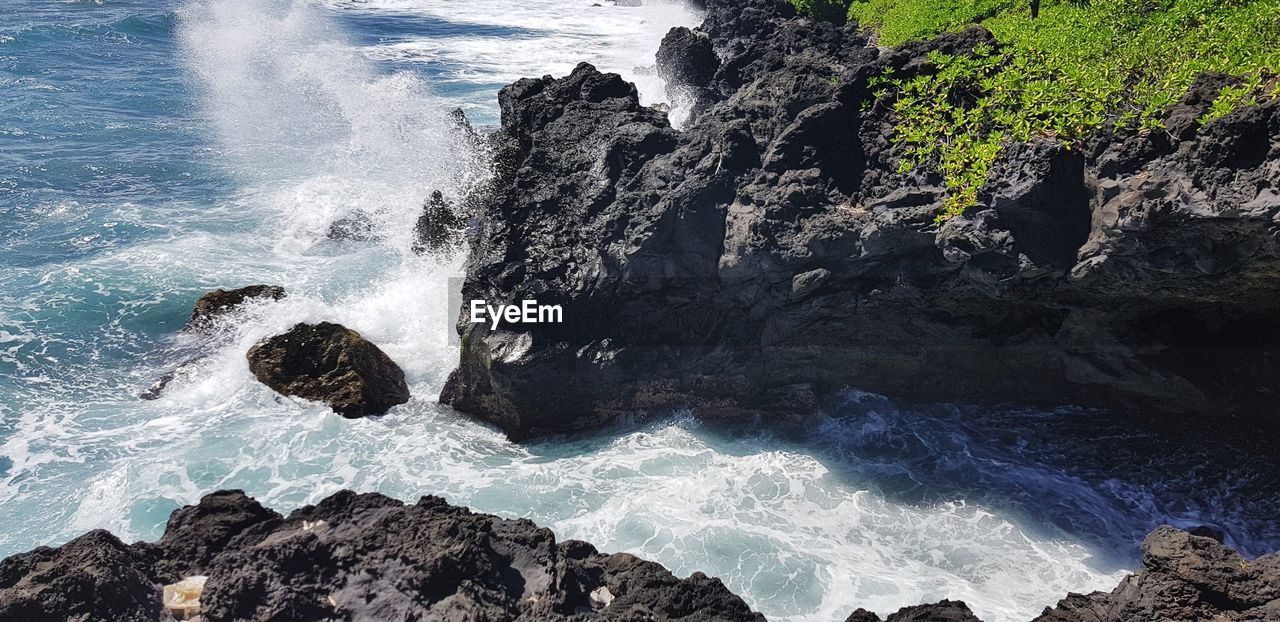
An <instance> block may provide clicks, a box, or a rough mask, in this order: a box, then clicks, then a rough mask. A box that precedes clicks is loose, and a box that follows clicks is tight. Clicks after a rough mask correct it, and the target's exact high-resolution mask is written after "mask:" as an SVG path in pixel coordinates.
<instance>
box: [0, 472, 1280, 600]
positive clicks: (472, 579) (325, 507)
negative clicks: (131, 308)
mask: <svg viewBox="0 0 1280 622" xmlns="http://www.w3.org/2000/svg"><path fill="white" fill-rule="evenodd" d="M1142 564H1143V568H1142V570H1140V571H1139V572H1138V573H1137V574H1135V575H1133V576H1130V577H1128V578H1126V579H1125V580H1124V581H1123V582H1122V583H1121V584H1120V586H1119V587H1117V588H1116V589H1115V590H1114V591H1113V592H1111V593H1110V594H1104V593H1101V592H1097V593H1094V594H1091V595H1087V596H1085V595H1080V594H1072V595H1069V596H1068V597H1067V598H1065V599H1063V600H1062V601H1061V602H1060V603H1058V605H1057V607H1054V608H1046V609H1045V612H1044V614H1042V615H1041V616H1040V617H1039V618H1037V619H1036V620H1035V622H1157V621H1159V622H1193V621H1196V622H1198V621H1203V620H1221V621H1223V622H1246V621H1248V622H1255V621H1256V622H1263V621H1269V620H1275V619H1277V618H1276V615H1277V614H1278V613H1280V554H1272V555H1268V556H1264V557H1260V558H1258V559H1255V560H1246V559H1244V558H1243V557H1241V556H1240V555H1238V554H1237V553H1235V552H1234V551H1232V550H1231V549H1229V548H1227V547H1225V546H1223V545H1222V544H1220V543H1218V542H1217V541H1216V540H1213V539H1211V538H1203V537H1199V536H1193V535H1191V534H1189V533H1186V532H1184V531H1179V530H1177V529H1173V528H1171V527H1161V528H1159V529H1157V530H1156V531H1154V532H1152V534H1151V535H1150V536H1149V537H1148V538H1147V540H1146V542H1145V543H1144V544H1143V561H1142ZM194 575H204V576H207V577H208V580H207V582H206V583H205V586H204V590H203V593H202V594H201V595H200V597H199V600H200V606H201V615H202V616H203V618H204V619H205V620H207V621H209V622H223V621H231V620H254V621H263V622H266V621H276V620H408V619H433V620H434V619H438V620H495V621H499V620H529V621H533V620H567V619H570V618H574V619H600V620H641V619H643V620H653V619H657V620H687V621H689V622H703V621H705V622H711V621H721V620H723V621H734V622H737V621H742V622H763V620H764V617H763V616H761V615H760V614H758V613H755V612H753V611H751V609H750V608H749V607H748V606H747V605H746V603H744V602H743V601H742V599H741V598H739V597H738V596H735V595H734V594H733V593H731V592H730V591H729V590H728V589H727V588H725V586H724V585H723V584H722V583H721V582H720V581H719V580H718V579H714V578H710V577H707V576H705V575H703V574H702V573H696V572H695V573H694V574H693V575H691V576H690V577H689V578H687V579H679V578H677V577H675V576H673V575H672V574H671V573H670V572H668V571H667V570H666V569H664V568H663V567H662V566H660V565H658V564H655V563H653V562H647V561H644V560H641V559H639V558H636V557H634V556H632V555H627V554H625V553H618V554H612V555H610V554H603V553H600V552H598V551H596V549H595V548H594V547H592V546H591V545H590V544H587V543H585V542H579V541H575V540H568V541H565V542H557V541H556V538H555V535H554V534H552V533H551V532H550V531H548V530H546V529H542V528H539V527H538V526H537V525H534V524H533V523H531V522H529V521H527V520H505V519H501V518H498V517H495V516H489V515H485V514H474V513H472V512H470V511H468V510H466V509H465V508H459V507H454V506H451V505H449V504H448V503H445V502H444V501H443V500H441V499H439V498H437V497H423V498H422V499H421V500H420V501H418V503H416V504H413V505H406V504H404V503H401V502H399V501H396V500H394V499H390V498H387V497H384V496H382V495H378V494H364V495H361V494H356V493H354V492H350V491H343V492H339V493H337V494H335V495H333V496H331V497H329V498H327V499H325V500H324V501H321V502H320V503H319V504H317V505H314V506H307V507H304V508H301V509H299V510H297V511H296V512H293V513H292V514H290V515H289V516H288V517H287V518H285V517H281V516H280V515H279V514H277V513H275V512H273V511H271V510H269V509H266V508H263V507H262V506H261V505H259V504H258V502H256V501H254V500H253V499H251V498H249V497H246V496H245V495H244V494H243V493H242V492H240V491H220V492H216V493H213V494H210V495H208V496H206V497H204V498H203V499H201V500H200V503H199V504H198V505H195V506H187V507H184V508H181V509H179V510H176V511H175V512H174V513H173V515H172V516H171V517H170V520H169V525H168V526H167V527H166V529H165V533H164V536H163V537H162V538H161V539H160V540H159V541H157V542H155V543H142V542H140V543H136V544H132V545H125V544H123V543H122V542H120V540H118V539H117V538H116V537H115V536H113V535H111V534H109V533H107V532H105V531H93V532H90V533H88V534H85V535H83V536H81V537H79V538H76V539H75V540H72V541H71V542H69V543H67V544H65V545H63V546H61V547H59V548H48V547H41V548H38V549H35V550H33V551H31V552H28V553H22V554H19V555H14V556H13V557H10V558H8V559H6V560H4V561H2V562H0V619H3V620H23V621H24V622H25V621H28V620H30V621H33V622H45V621H50V622H52V621H58V622H62V621H64V620H111V621H115V620H124V621H128V622H133V621H138V622H141V621H148V622H152V621H159V620H162V619H170V618H168V617H167V616H165V617H162V616H164V614H163V613H162V612H161V602H162V601H161V586H162V585H166V584H170V583H174V582H177V581H178V580H180V579H183V578H186V577H189V576H194ZM885 620H886V622H980V620H978V618H976V617H975V616H974V615H973V613H972V612H971V611H970V610H969V608H968V607H967V606H966V605H965V604H964V603H963V602H959V601H948V600H943V601H941V602H938V603H934V604H930V605H917V606H911V607H904V608H902V609H900V610H899V611H898V612H896V613H893V614H890V615H889V616H888V618H886V619H885ZM848 622H880V617H879V616H877V615H876V614H875V613H872V612H869V611H866V610H863V609H858V610H857V611H854V612H853V613H852V614H851V615H850V616H849V618H848Z"/></svg>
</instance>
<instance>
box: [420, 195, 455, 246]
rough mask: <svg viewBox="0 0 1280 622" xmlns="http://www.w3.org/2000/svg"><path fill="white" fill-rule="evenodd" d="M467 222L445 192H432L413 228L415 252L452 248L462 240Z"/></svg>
mask: <svg viewBox="0 0 1280 622" xmlns="http://www.w3.org/2000/svg"><path fill="white" fill-rule="evenodd" d="M465 224H466V223H465V222H464V221H463V219H462V217H461V216H459V215H458V214H457V213H456V211H455V210H454V207H453V204H451V203H450V202H449V201H446V200H445V198H444V194H442V193H440V192H439V191H436V192H434V193H432V194H431V199H430V200H428V201H427V203H426V205H423V206H422V215H421V216H418V222H417V224H416V225H414V228H413V235H414V237H413V252H415V253H418V254H419V255H421V254H423V253H432V252H438V251H444V250H449V249H452V248H453V247H454V245H455V244H456V243H457V242H458V241H460V240H461V237H462V236H461V234H462V227H463V225H465Z"/></svg>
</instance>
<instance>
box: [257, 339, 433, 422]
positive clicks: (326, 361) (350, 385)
mask: <svg viewBox="0 0 1280 622" xmlns="http://www.w3.org/2000/svg"><path fill="white" fill-rule="evenodd" d="M247 357H248V359H249V370H250V371H251V372H253V375H254V377H256V378H257V379H258V381H259V382H261V383H263V384H265V385H267V386H268V387H271V388H272V389H274V390H275V391H276V392H277V393H281V394H283V395H289V396H294V397H301V398H305V399H309V400H315V401H317V402H324V403H325V404H328V405H329V406H330V407H332V408H333V410H334V411H335V412H337V413H338V414H340V415H342V416H344V417H348V418H357V417H364V416H367V415H378V414H382V413H385V412H386V411H387V410H388V409H390V408H391V407H392V406H396V405H399V404H403V403H405V402H407V401H409V386H408V385H407V384H406V383H405V379H404V371H403V370H401V369H400V366H398V365H396V363H395V361H392V360H391V358H390V357H388V356H387V355H386V353H384V352H383V351H382V350H380V349H378V346H376V345H374V344H373V343H371V342H370V341H369V340H367V339H365V338H364V337H363V336H361V335H360V333H357V332H356V331H354V330H351V329H349V328H347V327H345V326H342V325H339V324H332V323H329V322H321V323H319V324H296V325H294V327H293V328H291V329H289V331H288V332H286V333H283V334H280V335H276V336H274V337H270V338H268V339H266V340H264V341H262V342H260V343H258V344H257V345H255V346H253V347H252V348H250V349H249V352H248V354H247Z"/></svg>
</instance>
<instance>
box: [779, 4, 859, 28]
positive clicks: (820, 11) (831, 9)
mask: <svg viewBox="0 0 1280 622" xmlns="http://www.w3.org/2000/svg"><path fill="white" fill-rule="evenodd" d="M791 3H792V4H794V5H795V6H796V11H797V12H799V13H800V14H801V15H805V16H807V17H812V18H814V19H821V20H826V21H828V22H835V23H837V24H841V25H843V24H844V23H845V20H846V16H847V15H848V14H849V0H791Z"/></svg>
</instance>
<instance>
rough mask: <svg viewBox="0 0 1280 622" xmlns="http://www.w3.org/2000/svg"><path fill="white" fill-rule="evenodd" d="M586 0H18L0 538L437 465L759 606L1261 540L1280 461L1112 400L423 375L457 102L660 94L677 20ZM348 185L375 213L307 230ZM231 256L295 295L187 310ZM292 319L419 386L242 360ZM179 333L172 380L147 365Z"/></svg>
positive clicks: (1016, 605) (2, 145)
mask: <svg viewBox="0 0 1280 622" xmlns="http://www.w3.org/2000/svg"><path fill="white" fill-rule="evenodd" d="M592 4H594V3H593V2H592V1H591V0H522V1H520V2H515V1H514V0H473V1H470V2H460V1H454V0H365V1H360V0H350V1H337V0H331V1H328V2H305V1H304V0H274V1H273V0H224V1H221V2H214V1H209V0H205V1H201V0H190V1H179V0H146V1H143V0H98V1H85V2H49V1H47V0H9V1H8V2H7V3H6V5H5V7H4V8H3V9H2V10H0V92H2V93H3V97H0V525H3V529H0V555H9V554H12V553H16V552H19V551H23V550H26V549H29V548H31V547H34V546H37V545H41V544H57V543H61V542H64V541H66V540H68V539H70V538H72V537H74V536H75V535H78V534H79V533H82V532H84V531H85V530H88V529H92V528H97V527H103V528H108V529H111V530H113V531H115V532H116V533H118V534H121V535H122V537H124V538H126V539H129V538H146V539H151V538H155V537H158V535H159V534H160V533H161V532H162V530H163V524H164V521H165V519H166V518H167V516H168V514H169V512H171V511H172V510H173V509H175V508H177V507H179V506H181V505H183V504H187V503H193V502H195V501H196V500H197V499H198V498H199V497H200V495H202V494H204V493H207V492H210V491H213V490H216V489H219V488H243V489H245V490H246V491H248V492H249V493H250V494H252V495H254V496H256V497H258V498H259V499H261V500H263V501H264V502H266V503H268V504H270V505H272V506H274V507H276V508H277V509H280V510H289V509H292V508H294V507H297V506H299V505H302V504H305V503H309V502H315V501H317V500H319V499H321V498H323V497H324V496H326V495H328V494H330V493H332V492H334V491H336V490H338V489H341V488H345V487H350V488H355V489H357V490H361V491H380V492H383V493H385V494H389V495H392V496H396V497H400V498H404V499H414V498H416V497H417V496H419V495H423V494H440V495H443V496H445V497H447V498H448V499H450V500H451V501H454V502H457V503H464V504H467V505H470V506H472V507H474V508H476V509H478V510H481V511H487V512H494V513H498V514H502V515H507V516H526V517H529V518H532V519H534V520H536V521H538V522H539V523H541V524H543V525H545V526H548V527H552V528H553V529H555V530H556V531H557V533H558V534H559V535H560V536H561V537H576V538H583V539H586V540H589V541H591V542H593V543H595V544H597V545H598V546H600V547H601V548H602V549H605V550H611V551H616V550H626V551H630V552H634V553H636V554H639V555H642V556H644V557H647V558H650V559H654V560H657V561H660V562H662V563H664V564H666V565H667V566H668V567H670V568H671V569H672V570H673V571H675V572H676V573H677V574H681V575H687V574H688V573H690V572H692V571H694V570H702V571H705V572H708V573H709V574H713V575H717V576H720V577H722V578H724V579H725V580H726V582H727V583H728V584H729V585H730V587H731V588H733V589H734V590H735V591H737V592H738V593H740V594H742V595H743V596H744V597H745V598H747V600H748V601H749V602H750V603H751V604H752V605H753V606H755V607H756V608H758V609H759V610H761V611H763V612H765V613H766V614H767V615H769V616H770V617H771V618H791V619H805V620H837V619H843V618H844V617H845V616H846V615H847V614H848V613H849V611H851V610H852V609H853V608H855V607H858V606H863V607H868V608H872V609H876V610H879V611H881V612H885V611H889V610H892V609H896V608H897V607H899V606H903V605H907V604H915V603H917V602H920V601H924V600H934V599H939V598H943V597H949V598H960V599H963V600H965V601H966V602H969V603H970V604H971V605H973V607H974V609H975V610H976V611H977V612H978V613H979V614H980V615H982V616H984V617H985V618H986V619H988V620H991V621H1002V620H1019V619H1027V618H1030V617H1032V616H1033V615H1034V614H1035V613H1037V612H1038V611H1039V610H1040V609H1041V608H1042V607H1044V606H1045V605H1048V604H1051V603H1052V602H1054V601H1055V600H1056V599H1057V598H1059V597H1060V596H1061V595H1063V594H1065V593H1066V592H1067V591H1089V590H1092V589H1110V588H1111V587H1112V586H1113V585H1114V584H1115V582H1116V581H1117V580H1118V579H1119V578H1120V577H1121V576H1122V575H1123V574H1124V573H1125V572H1126V571H1127V570H1128V569H1130V568H1131V567H1132V566H1133V565H1134V563H1135V559H1136V548H1135V547H1136V543H1137V541H1138V540H1139V539H1140V538H1141V535H1142V534H1143V533H1145V532H1146V531H1147V530H1149V529H1150V528H1151V527H1153V526H1155V525H1156V524H1159V523H1161V522H1175V523H1178V524H1182V525H1191V524H1198V523H1202V522H1205V523H1210V524H1214V525H1218V526H1221V527H1223V528H1224V529H1226V530H1227V532H1228V533H1229V535H1230V537H1231V538H1232V543H1233V544H1236V545H1237V546H1240V547H1241V548H1242V549H1244V550H1246V551H1249V552H1252V553H1260V552H1263V551H1266V550H1270V549H1273V548H1275V547H1276V545H1277V544H1278V543H1280V527H1278V525H1280V517H1278V516H1277V513H1276V507H1277V506H1278V505H1280V502H1278V501H1277V499H1276V496H1277V495H1275V494H1274V491H1273V490H1272V489H1270V488H1268V487H1267V484H1266V482H1268V481H1270V474H1271V467H1272V465H1269V464H1265V463H1263V464H1259V463H1254V462H1251V461H1250V459H1249V458H1248V457H1247V456H1246V457H1233V456H1232V455H1231V452H1230V451H1229V450H1228V449H1226V448H1214V447H1207V448H1205V450H1204V453H1203V454H1192V453H1187V452H1173V451H1170V452H1169V455H1168V457H1167V459H1164V460H1157V461H1155V462H1151V461H1150V459H1149V458H1144V460H1147V462H1144V463H1142V464H1140V465H1134V464H1130V463H1126V462H1125V460H1124V457H1125V456H1127V455H1130V454H1131V453H1133V452H1132V449H1133V447H1134V446H1135V444H1158V442H1159V441H1158V440H1157V439H1154V438H1149V437H1144V436H1141V435H1138V436H1135V435H1133V434H1132V433H1131V432H1130V431H1127V430H1125V429H1123V428H1121V427H1116V426H1115V425H1114V424H1113V423H1112V419H1111V418H1109V417H1107V416H1106V415H1105V414H1103V413H1091V412H1086V411H1079V410H1074V409H1069V408H1068V409H1062V410H1059V411H1055V412H1039V411H1026V410H1016V409H1008V410H990V409H985V410H984V409H975V408H964V407H958V406H947V405H938V406H929V407H912V408H906V407H902V406H900V405H897V404H894V403H891V402H888V401H886V400H884V399H882V398H878V397H875V396H867V395H862V394H858V393H851V394H850V402H849V404H848V406H847V408H845V409H842V410H840V411H838V412H833V413H830V415H831V416H830V417H829V418H827V419H824V420H823V421H821V422H818V423H816V424H815V426H814V428H813V429H812V430H810V431H807V432H804V433H799V434H794V433H793V434H787V435H783V434H780V433H778V432H776V431H772V430H768V429H754V430H747V431H743V430H737V431H734V432H732V433H730V432H726V431H723V430H716V429H712V428H709V427H707V426H704V425H702V424H700V423H698V422H697V420H696V417H691V416H688V414H680V413H677V414H675V415H673V416H672V417H670V418H666V419H663V420H660V421H657V422H654V423H649V424H646V425H642V426H630V427H620V428H617V429H613V430H609V431H605V432H602V433H600V434H598V435H594V436H590V437H585V438H575V439H562V440H558V441H548V442H544V443H540V444H537V445H532V446H518V445H513V444H510V443H508V442H506V441H505V440H504V439H503V438H502V437H501V435H499V434H498V433H496V432H495V431H493V430H491V429H488V428H485V427H483V426H480V425H476V424H474V423H471V422H469V421H467V420H465V419H462V418H460V417H458V416H456V415H455V414H454V413H452V412H451V411H449V410H448V409H446V408H442V407H440V406H439V405H438V404H437V403H436V395H437V394H438V392H439V388H440V386H441V384H442V382H443V379H444V377H445V375H446V374H447V373H448V372H449V370H450V369H451V367H452V364H453V363H454V361H455V360H456V351H454V350H453V349H452V348H451V347H450V346H449V344H448V339H447V337H448V331H449V330H450V328H451V326H452V316H453V312H454V311H453V310H451V309H448V308H447V304H446V300H447V297H448V296H447V295H448V288H449V287H450V277H455V276H457V275H458V274H460V271H461V261H462V260H461V252H460V253H459V255H458V256H455V257H448V258H443V259H441V258H420V257H417V256H416V255H414V254H413V253H411V252H409V244H410V240H409V233H410V230H411V224H412V222H413V220H414V219H415V218H416V216H417V209H418V206H420V205H421V202H422V200H423V199H424V198H425V197H426V196H428V195H429V194H430V191H431V190H434V189H440V190H443V191H445V192H457V191H459V189H460V188H462V187H464V186H465V185H467V184H468V183H472V182H473V181H474V180H475V179H477V178H478V177H481V176H483V175H484V171H483V170H478V169H477V168H476V167H475V166H474V158H471V157H469V155H470V154H467V153H464V152H463V151H461V148H460V147H459V146H458V145H456V144H454V143H453V141H452V139H451V138H450V133H449V132H448V131H447V128H448V122H447V120H446V115H447V113H448V111H450V110H452V109H454V108H458V107H461V108H463V109H464V110H466V111H467V113H468V114H469V116H470V117H471V119H472V120H473V122H475V123H477V124H478V125H481V126H484V125H492V124H494V123H495V122H496V116H495V115H496V100H495V97H496V93H497V90H498V89H499V88H501V86H503V85H504V84H506V83H508V82H510V81H512V80H514V79H516V78H519V77H522V76H529V75H542V74H546V73H551V74H564V73H567V72H568V71H569V70H570V69H571V68H572V67H573V66H574V65H575V64H576V63H577V62H578V61H581V60H587V61H591V62H594V63H596V64H598V65H599V66H601V67H602V68H604V69H608V70H614V71H620V72H623V73H624V74H625V75H627V76H628V77H629V78H632V79H635V80H637V81H638V82H639V84H640V86H641V90H642V93H643V94H644V95H645V97H646V98H648V99H650V100H651V101H659V100H661V98H662V88H661V85H660V84H659V83H658V82H657V81H656V80H655V79H654V78H653V77H652V76H651V74H650V73H649V72H648V71H647V70H646V67H647V66H649V65H651V64H652V55H653V52H654V51H655V50H656V47H657V42H658V40H659V39H660V38H661V36H662V34H664V33H665V31H666V29H667V28H669V27H670V26H672V25H676V24H693V23H696V21H697V17H696V15H695V14H694V13H693V12H692V11H690V10H688V9H685V8H683V7H681V6H678V5H666V4H655V5H650V6H646V7H641V8H625V7H614V6H604V7H592V6H591V5H592ZM605 4H608V3H605ZM353 210H360V211H363V212H365V213H367V214H369V215H370V216H371V218H372V219H373V221H374V222H375V224H376V227H377V229H378V231H379V233H380V239H379V240H378V241H376V242H363V243H356V242H334V241H331V240H328V239H326V236H325V232H326V231H327V229H328V226H329V224H330V223H332V222H333V221H334V220H336V219H338V218H341V217H343V216H345V215H347V214H349V213H351V212H352V211H353ZM251 283H274V284H280V285H284V286H285V287H286V288H287V289H288V290H289V292H290V294H289V297H288V298H287V299H286V300H285V301H282V302H281V303H278V304H272V305H263V306H260V307H257V308H254V309H252V310H251V312H250V313H249V315H248V317H246V318H243V319H242V320H239V321H238V322H237V323H236V324H235V325H233V326H228V327H226V330H225V332H224V336H223V337H221V338H220V339H218V340H214V341H208V340H202V339H200V338H196V337H193V336H191V335H186V334H182V333H179V329H180V328H181V327H182V325H183V324H184V322H185V321H186V318H187V316H188V315H189V313H190V309H191V305H192V303H193V302H194V300H195V299H196V298H197V297H198V296H199V295H200V294H201V293H203V292H204V291H207V290H209V289H212V288H216V287H233V286H240V285H246V284H251ZM308 320H310V321H315V320H332V321H339V322H342V323H344V324H347V325H349V326H352V327H354V328H356V329H358V330H360V331H361V332H362V333H363V334H365V335H366V336H368V337H369V338H371V339H372V340H373V341H375V342H377V343H378V344H379V345H381V346H382V347H383V348H384V349H385V350H386V351H387V352H388V353H389V354H390V355H391V356H392V357H393V358H395V359H396V360H397V361H398V362H399V363H400V364H401V365H402V366H403V367H404V368H405V370H406V372H407V374H408V377H409V380H410V383H411V386H412V389H413V392H414V396H415V397H414V400H413V401H411V402H410V403H409V404H406V405H405V406H403V407H399V408H397V409H395V410H393V411H392V413H390V414H389V415H388V416H386V417H382V418H377V419H366V420H360V421H347V420H344V419H341V418H340V417H337V416H334V415H332V414H331V413H329V412H328V411H327V409H325V408H324V407H321V406H317V405H314V404H309V403H305V402H301V401H296V400H281V399H278V398H277V397H276V396H275V395H274V394H273V393H272V392H271V391H270V390H268V389H266V388H264V387H262V386H260V385H259V384H257V383H256V382H255V381H253V379H252V377H251V376H250V375H249V373H248V370H247V365H246V363H245V361H244V353H245V351H246V350H247V349H248V347H249V346H250V345H252V344H253V343H254V342H256V341H257V340H258V339H261V338H262V337H264V336H267V335H270V334H274V333H276V332H279V331H281V330H283V329H285V328H287V327H288V326H290V325H292V324H293V323H295V322H298V321H308ZM196 355H200V356H201V357H202V358H201V359H200V360H199V362H198V363H196V364H194V365H191V366H188V367H186V368H184V369H185V371H184V373H182V374H180V375H179V377H178V379H177V380H176V381H175V382H174V384H173V385H172V386H171V389H170V391H168V392H167V393H166V395H165V396H164V397H163V398H162V399H160V400H156V401H142V400H140V399H138V394H139V393H140V392H141V391H142V390H143V389H145V388H146V387H147V386H148V385H149V384H150V383H151V382H153V381H154V380H155V379H157V378H158V377H159V376H160V375H162V374H164V373H165V372H168V371H170V370H172V369H174V368H175V367H178V366H179V365H180V364H181V363H182V362H184V361H186V360H188V359H191V358H192V357H194V356H196ZM1055 429H1064V430H1070V431H1073V432H1071V433H1063V434H1060V435H1056V436H1055V435H1051V434H1048V433H1047V431H1051V430H1055ZM1081 430H1085V431H1087V433H1082V432H1081ZM1156 453H1157V455H1158V454H1159V452H1156ZM1135 455H1136V454H1135ZM1143 455H1148V456H1149V455H1150V452H1147V453H1145V454H1143ZM1100 456H1104V457H1100ZM1105 457H1110V458H1112V460H1110V461H1108V460H1107V459H1106V458H1105ZM1206 464H1214V465H1216V466H1215V467H1213V468H1208V467H1206V466H1204V465H1206Z"/></svg>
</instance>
